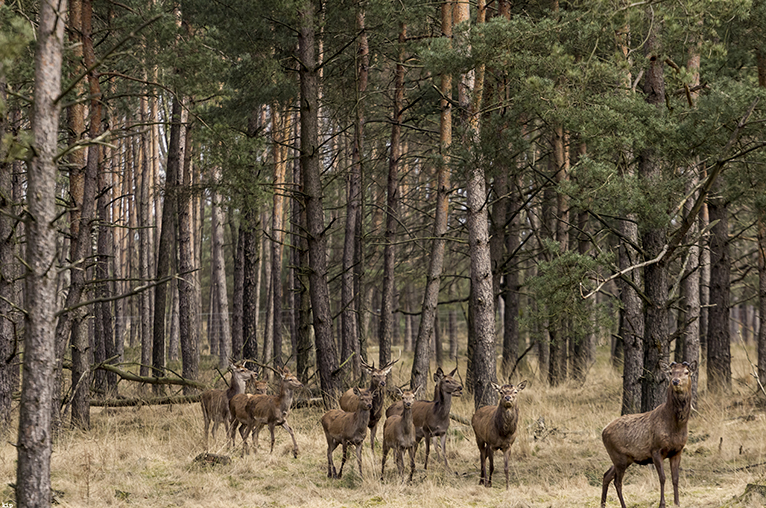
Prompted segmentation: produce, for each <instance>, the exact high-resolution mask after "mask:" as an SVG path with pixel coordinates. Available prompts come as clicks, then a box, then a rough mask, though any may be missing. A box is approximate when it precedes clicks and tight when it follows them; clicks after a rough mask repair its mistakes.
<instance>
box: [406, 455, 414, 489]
mask: <svg viewBox="0 0 766 508" xmlns="http://www.w3.org/2000/svg"><path fill="white" fill-rule="evenodd" d="M407 453H409V454H410V482H412V477H413V476H414V475H415V446H410V447H409V448H407Z"/></svg>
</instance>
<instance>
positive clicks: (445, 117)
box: [410, 1, 453, 390]
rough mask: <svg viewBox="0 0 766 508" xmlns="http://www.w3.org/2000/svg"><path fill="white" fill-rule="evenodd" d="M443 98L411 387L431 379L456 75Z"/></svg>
mask: <svg viewBox="0 0 766 508" xmlns="http://www.w3.org/2000/svg"><path fill="white" fill-rule="evenodd" d="M452 8H453V4H452V2H451V1H450V2H446V1H445V2H444V3H443V4H442V6H441V29H442V37H444V38H445V39H447V40H448V41H451V40H452ZM439 90H440V92H441V96H442V100H441V104H440V108H441V117H440V120H439V155H440V158H439V160H438V161H437V162H436V217H435V219H434V233H433V242H432V243H431V255H430V258H429V262H428V271H427V273H426V288H425V292H424V294H423V306H422V311H421V314H420V325H419V326H418V334H417V338H416V339H415V355H414V358H413V362H412V375H411V376H410V388H411V389H413V390H414V389H415V388H417V387H418V386H425V385H426V382H427V381H428V366H429V350H430V349H431V337H432V334H433V326H434V318H435V316H436V305H437V302H438V299H439V285H440V283H441V275H442V268H443V266H444V250H445V246H446V243H447V240H446V238H445V237H446V234H447V221H448V218H449V191H450V185H451V184H450V168H449V151H450V146H451V145H452V101H451V100H450V99H451V97H452V76H451V75H450V74H442V76H441V82H440V85H439Z"/></svg>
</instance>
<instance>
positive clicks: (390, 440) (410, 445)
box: [380, 387, 420, 481]
mask: <svg viewBox="0 0 766 508" xmlns="http://www.w3.org/2000/svg"><path fill="white" fill-rule="evenodd" d="M418 388H420V387H418ZM396 389H397V390H398V391H399V395H401V397H402V414H401V415H393V416H390V417H389V418H386V423H384V424H383V463H382V464H381V466H380V479H381V480H382V479H383V477H384V475H385V471H386V457H388V451H389V450H390V449H392V448H393V450H394V457H395V459H396V467H397V469H398V470H399V474H400V475H401V476H404V451H405V450H407V453H408V454H409V456H410V481H412V476H413V475H414V474H415V424H414V423H412V404H413V403H414V402H415V394H416V393H417V392H418V390H417V389H416V390H415V391H414V392H413V391H409V390H407V391H405V392H403V391H402V390H401V389H400V388H399V387H397V388H396Z"/></svg>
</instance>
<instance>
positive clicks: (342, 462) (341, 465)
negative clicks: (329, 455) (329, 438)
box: [336, 442, 348, 480]
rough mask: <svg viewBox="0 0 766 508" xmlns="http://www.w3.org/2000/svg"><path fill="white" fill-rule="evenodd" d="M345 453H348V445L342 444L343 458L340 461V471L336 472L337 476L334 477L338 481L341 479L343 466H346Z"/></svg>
mask: <svg viewBox="0 0 766 508" xmlns="http://www.w3.org/2000/svg"><path fill="white" fill-rule="evenodd" d="M347 451H348V444H347V443H345V442H344V443H343V458H342V459H341V461H340V471H338V476H337V477H336V478H338V480H340V479H341V477H342V476H343V466H345V465H346V452H347Z"/></svg>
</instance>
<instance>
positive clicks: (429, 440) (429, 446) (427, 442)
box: [423, 434, 431, 470]
mask: <svg viewBox="0 0 766 508" xmlns="http://www.w3.org/2000/svg"><path fill="white" fill-rule="evenodd" d="M424 437H425V442H426V461H425V464H424V465H423V469H425V470H428V454H429V453H430V452H431V434H428V435H426V436H424Z"/></svg>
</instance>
